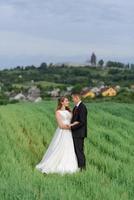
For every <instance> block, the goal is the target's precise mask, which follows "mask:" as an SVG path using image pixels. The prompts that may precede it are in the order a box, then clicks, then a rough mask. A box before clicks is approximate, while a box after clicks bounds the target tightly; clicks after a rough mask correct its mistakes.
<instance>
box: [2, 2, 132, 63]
mask: <svg viewBox="0 0 134 200" xmlns="http://www.w3.org/2000/svg"><path fill="white" fill-rule="evenodd" d="M133 8H134V1H132V0H129V1H121V0H116V1H113V0H109V1H107V0H71V1H67V0H45V1H42V0H38V1H36V0H29V1H27V0H6V1H4V0H0V39H1V41H2V49H1V50H0V56H2V55H3V56H4V55H8V54H11V55H12V56H14V59H16V58H15V56H17V55H19V56H20V55H23V56H24V55H25V56H28V55H29V56H35V55H41V54H45V55H47V56H48V57H55V56H60V55H62V56H63V57H66V56H70V57H72V56H80V55H85V54H86V53H88V52H89V51H90V52H91V51H96V53H97V54H98V55H100V56H104V57H106V56H111V57H114V56H115V57H116V55H117V54H118V56H121V57H124V58H126V60H127V59H128V57H129V58H130V57H133V52H134V44H133V37H134V26H133V24H134V14H133Z"/></svg>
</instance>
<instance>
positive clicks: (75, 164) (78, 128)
mask: <svg viewBox="0 0 134 200" xmlns="http://www.w3.org/2000/svg"><path fill="white" fill-rule="evenodd" d="M72 100H73V102H74V104H75V107H74V109H73V111H72V112H71V110H70V108H69V100H68V98H67V97H61V98H60V99H59V100H58V106H57V110H56V114H55V116H56V120H57V124H58V128H57V129H56V131H55V134H54V136H53V139H52V141H51V143H50V145H49V147H48V149H47V151H46V153H45V154H44V156H43V158H42V160H41V161H40V163H39V164H37V165H36V169H38V170H39V171H41V172H42V173H45V174H49V173H59V174H65V173H74V172H77V171H82V170H85V169H86V159H85V154H84V138H85V137H87V108H86V106H85V105H84V103H83V102H82V101H81V96H80V94H79V93H77V92H75V93H72Z"/></svg>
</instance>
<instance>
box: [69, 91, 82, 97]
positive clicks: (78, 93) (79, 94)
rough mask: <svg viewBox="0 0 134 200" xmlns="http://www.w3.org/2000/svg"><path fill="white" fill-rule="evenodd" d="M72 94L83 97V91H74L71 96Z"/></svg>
mask: <svg viewBox="0 0 134 200" xmlns="http://www.w3.org/2000/svg"><path fill="white" fill-rule="evenodd" d="M72 95H73V96H79V97H81V93H80V92H79V91H72V93H71V96H72Z"/></svg>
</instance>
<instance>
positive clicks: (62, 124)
mask: <svg viewBox="0 0 134 200" xmlns="http://www.w3.org/2000/svg"><path fill="white" fill-rule="evenodd" d="M55 116H56V120H57V123H58V126H59V127H60V128H62V129H69V126H68V125H66V124H64V123H62V118H61V115H60V113H59V112H58V111H56V114H55Z"/></svg>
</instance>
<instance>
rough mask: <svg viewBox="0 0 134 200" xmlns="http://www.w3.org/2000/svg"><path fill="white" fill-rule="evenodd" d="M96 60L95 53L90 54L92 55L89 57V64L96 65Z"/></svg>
mask: <svg viewBox="0 0 134 200" xmlns="http://www.w3.org/2000/svg"><path fill="white" fill-rule="evenodd" d="M96 60H97V58H96V55H95V53H92V55H91V64H92V65H96Z"/></svg>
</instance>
